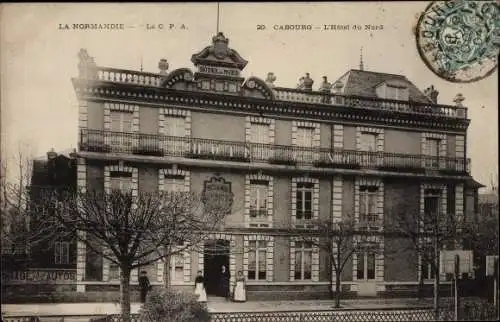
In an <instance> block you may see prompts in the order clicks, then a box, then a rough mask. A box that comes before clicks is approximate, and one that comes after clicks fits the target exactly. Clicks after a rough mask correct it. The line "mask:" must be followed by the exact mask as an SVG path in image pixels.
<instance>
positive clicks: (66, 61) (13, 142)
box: [0, 1, 498, 186]
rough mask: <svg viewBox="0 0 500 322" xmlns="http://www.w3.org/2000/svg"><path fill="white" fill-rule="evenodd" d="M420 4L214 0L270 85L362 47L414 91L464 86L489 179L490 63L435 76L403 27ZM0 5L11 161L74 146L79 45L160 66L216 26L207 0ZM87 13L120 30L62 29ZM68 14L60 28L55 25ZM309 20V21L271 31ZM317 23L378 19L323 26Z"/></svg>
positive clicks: (334, 66)
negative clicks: (460, 76)
mask: <svg viewBox="0 0 500 322" xmlns="http://www.w3.org/2000/svg"><path fill="white" fill-rule="evenodd" d="M427 4H428V3H427V2H402V1H401V2H337V3H324V2H323V3H314V2H310V3H307V2H305V3H221V4H220V9H219V30H220V31H222V32H224V34H225V35H226V37H228V38H229V46H230V47H231V48H233V49H235V50H236V51H238V53H239V54H240V55H241V56H242V57H243V58H245V59H246V60H248V61H249V63H248V65H247V66H246V68H245V69H244V70H243V73H242V74H243V76H244V77H249V76H257V77H261V78H262V79H265V77H266V75H267V73H268V72H273V73H274V74H275V75H276V77H277V80H276V81H275V85H276V86H280V87H295V86H296V84H297V83H298V79H299V78H300V77H301V76H304V74H305V73H306V72H308V73H310V74H311V77H312V78H313V79H314V80H315V84H314V86H315V87H317V86H318V85H319V84H320V83H321V81H322V76H327V77H328V79H329V80H330V81H334V80H336V79H337V78H338V77H340V76H341V75H343V74H344V73H345V72H346V71H348V70H349V69H351V68H359V60H360V49H361V47H363V62H364V69H365V70H370V71H376V72H386V73H392V74H402V75H405V76H406V77H407V78H408V79H409V80H410V81H412V82H413V83H414V84H415V85H416V86H417V87H419V88H421V89H424V88H426V87H428V86H429V85H431V84H432V85H434V87H435V88H436V89H437V90H438V91H439V97H438V101H439V103H441V104H450V105H452V104H454V103H453V98H454V97H455V95H456V94H457V93H462V94H463V96H464V97H465V101H464V102H463V103H464V105H465V106H466V107H468V116H469V118H470V119H471V124H470V126H469V131H468V137H467V154H468V155H467V156H468V157H469V158H471V159H472V175H473V176H474V178H475V179H476V180H478V181H479V182H481V183H483V184H485V185H487V186H488V185H490V182H491V178H492V177H494V178H495V180H498V179H497V178H498V99H497V87H498V84H497V78H498V75H497V72H495V73H494V74H493V75H491V76H489V77H487V78H485V79H483V80H481V81H478V82H475V83H470V84H456V83H450V82H448V81H445V80H442V79H440V78H439V77H437V76H436V75H434V74H433V73H432V72H431V71H430V70H429V69H428V68H427V67H426V66H425V64H424V62H423V61H422V59H421V58H420V56H419V55H418V52H417V49H416V45H415V43H416V42H415V37H414V35H413V30H414V27H415V25H416V22H417V20H418V17H419V15H420V13H421V12H422V11H423V10H424V9H425V7H426V6H427ZM0 9H1V11H0V42H1V43H0V45H1V46H0V74H1V79H0V86H1V96H0V99H1V138H0V140H1V144H2V160H3V162H5V160H7V161H8V160H12V158H13V155H14V154H15V153H16V152H17V151H18V150H19V147H20V146H22V147H23V149H29V151H30V153H31V154H33V156H36V157H38V156H44V155H45V153H46V152H47V151H49V150H50V149H51V148H54V149H55V150H56V151H61V150H66V149H68V148H77V142H78V135H77V134H78V101H77V99H76V96H75V93H74V89H73V86H72V83H71V78H72V77H77V75H78V69H77V64H78V56H77V54H78V52H79V50H80V48H86V49H87V51H88V53H89V55H90V56H92V57H94V59H95V62H96V63H97V65H99V66H105V67H115V68H122V69H133V70H139V69H140V67H141V62H142V66H143V69H144V71H147V72H154V73H156V72H159V70H158V62H159V60H160V59H161V58H165V59H167V61H168V63H169V65H170V68H169V70H170V71H171V70H174V69H177V68H182V67H188V68H191V69H194V66H193V64H192V62H191V61H190V59H191V55H192V54H194V53H197V52H199V51H200V50H201V49H203V48H204V47H206V46H208V45H210V43H211V39H212V36H214V34H215V33H216V30H217V4H216V3H191V4H186V3H168V4H167V3H149V4H133V3H109V4H102V3H101V4H88V3H87V4H84V3H74V4H2V5H0ZM85 23H101V24H124V25H125V27H126V29H124V30H74V29H71V27H72V24H85ZM66 24H68V26H69V27H70V29H69V30H64V29H61V27H64V26H65V25H66ZM160 24H162V25H163V27H164V28H163V29H159V25H160ZM171 24H173V25H174V27H173V28H170V25H171ZM308 24H310V25H312V26H313V30H298V31H297V30H275V26H282V25H308ZM325 24H327V25H349V26H352V25H361V26H362V27H364V26H365V25H369V24H370V25H374V26H380V25H381V26H383V27H382V29H381V30H360V31H358V30H353V28H352V27H351V28H350V30H324V27H323V26H324V25H325ZM147 25H149V27H152V26H154V27H156V28H154V29H152V28H147ZM182 25H184V28H182ZM262 25H263V26H264V29H262V27H258V26H262ZM314 27H319V29H315V28H314ZM363 29H364V28H363Z"/></svg>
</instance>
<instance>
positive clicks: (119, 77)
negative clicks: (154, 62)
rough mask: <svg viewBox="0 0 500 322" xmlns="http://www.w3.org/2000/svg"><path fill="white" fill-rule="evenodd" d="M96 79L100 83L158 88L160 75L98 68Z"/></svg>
mask: <svg viewBox="0 0 500 322" xmlns="http://www.w3.org/2000/svg"><path fill="white" fill-rule="evenodd" d="M97 79H98V80H101V81H107V82H114V83H126V84H136V85H144V86H153V87H158V86H160V81H161V78H160V75H159V74H154V73H145V72H138V71H135V70H125V69H116V68H106V67H98V69H97Z"/></svg>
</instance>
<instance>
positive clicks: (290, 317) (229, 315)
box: [2, 307, 497, 322]
mask: <svg viewBox="0 0 500 322" xmlns="http://www.w3.org/2000/svg"><path fill="white" fill-rule="evenodd" d="M210 315H211V321H212V322H333V321H338V322H363V321H436V320H437V321H455V317H454V312H453V311H452V310H451V309H442V310H441V311H440V312H439V315H438V318H437V319H436V318H435V315H434V311H433V310H432V309H431V308H424V309H421V308H420V309H378V310H373V309H372V310H315V311H281V312H272V311H271V312H215V313H211V314H210ZM496 316H497V315H496V312H495V311H494V310H489V309H488V310H483V309H481V310H480V309H479V308H476V307H474V308H472V307H470V308H468V309H465V308H464V310H463V311H462V314H461V318H460V320H461V321H497V318H496ZM75 318H77V319H78V320H79V321H82V320H81V319H82V318H88V319H89V320H88V321H89V322H121V318H120V316H119V315H109V316H101V317H96V316H86V317H85V316H66V317H64V316H44V317H42V318H38V317H33V316H16V317H13V316H11V317H3V318H2V321H3V322H45V321H47V322H48V321H53V322H56V321H57V322H65V321H68V322H69V321H72V320H74V319H75ZM130 322H142V321H141V320H140V318H139V315H138V314H132V315H131V319H130ZM147 322H149V321H147Z"/></svg>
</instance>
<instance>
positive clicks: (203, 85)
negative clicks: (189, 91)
mask: <svg viewBox="0 0 500 322" xmlns="http://www.w3.org/2000/svg"><path fill="white" fill-rule="evenodd" d="M201 88H202V89H204V90H209V89H210V81H202V82H201Z"/></svg>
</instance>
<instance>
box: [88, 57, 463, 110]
mask: <svg viewBox="0 0 500 322" xmlns="http://www.w3.org/2000/svg"><path fill="white" fill-rule="evenodd" d="M96 78H97V79H98V80H100V81H105V82H113V83H121V84H130V85H141V86H148V87H160V86H161V81H162V76H161V75H159V74H155V73H146V72H139V71H134V70H125V69H116V68H107V67H97V68H96ZM273 91H274V94H275V97H276V100H278V101H287V102H298V103H307V104H324V105H332V106H348V107H353V108H358V109H370V110H381V111H389V112H402V113H408V114H413V115H428V116H444V117H449V118H456V119H467V108H465V107H459V106H452V105H442V104H427V103H419V102H410V101H398V100H390V99H379V98H367V97H361V96H347V95H340V94H332V93H324V92H319V91H316V92H314V91H303V90H299V89H293V88H282V87H276V88H273Z"/></svg>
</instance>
